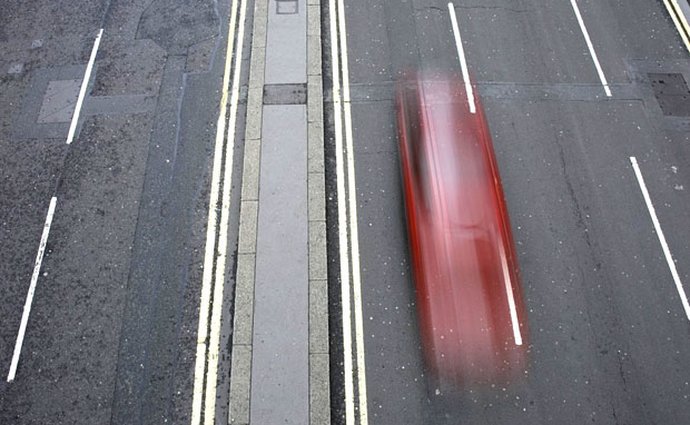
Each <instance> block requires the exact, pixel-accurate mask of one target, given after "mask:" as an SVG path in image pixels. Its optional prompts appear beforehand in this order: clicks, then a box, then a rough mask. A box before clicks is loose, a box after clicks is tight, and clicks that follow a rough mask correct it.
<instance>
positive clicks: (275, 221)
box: [251, 105, 309, 425]
mask: <svg viewBox="0 0 690 425" xmlns="http://www.w3.org/2000/svg"><path fill="white" fill-rule="evenodd" d="M306 113H307V111H306V107H305V106H303V105H272V106H264V119H263V146H262V148H263V149H262V155H261V179H260V183H259V184H260V188H261V190H260V195H259V204H260V208H259V221H258V233H257V259H256V282H255V297H256V298H255V310H254V351H253V361H252V387H251V388H252V392H251V422H252V423H254V424H277V423H281V424H296V425H298V424H306V423H308V422H309V345H308V340H309V326H308V321H309V311H308V309H309V303H308V300H309V293H308V291H309V288H308V283H309V282H308V264H307V254H308V253H307V248H308V245H307V243H308V233H307V232H308V226H307V221H308V216H307V144H306V139H307V125H306V124H307V116H306Z"/></svg>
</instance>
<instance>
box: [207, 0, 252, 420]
mask: <svg viewBox="0 0 690 425" xmlns="http://www.w3.org/2000/svg"><path fill="white" fill-rule="evenodd" d="M246 9H247V1H246V0H242V1H241V3H240V18H239V19H240V21H239V26H238V29H237V52H236V53H235V69H234V75H233V78H232V94H231V97H230V121H229V124H228V129H227V135H226V140H227V142H226V145H225V176H224V178H223V198H222V199H221V210H220V212H221V215H220V232H219V235H218V256H217V258H216V276H215V279H214V284H213V313H212V315H211V338H210V341H209V353H208V373H207V374H206V405H205V407H204V412H205V413H204V424H205V425H213V424H215V407H216V382H217V380H218V353H219V351H220V328H221V317H222V313H223V290H224V287H225V269H226V263H227V258H228V227H229V223H230V198H231V192H232V171H233V164H234V155H233V153H234V150H235V124H236V121H237V104H238V101H239V91H240V76H241V75H242V50H243V47H244V46H243V44H244V21H245V18H246Z"/></svg>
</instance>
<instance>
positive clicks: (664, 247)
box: [630, 156, 690, 320]
mask: <svg viewBox="0 0 690 425" xmlns="http://www.w3.org/2000/svg"><path fill="white" fill-rule="evenodd" d="M630 163H631V164H632V166H633V169H634V170H635V177H637V182H638V183H639V185H640V190H641V191H642V196H643V197H644V201H645V203H646V204H647V209H648V210H649V215H650V216H651V217H652V223H654V230H655V231H656V235H657V236H658V237H659V243H661V249H662V250H663V251H664V256H665V257H666V263H668V268H669V269H671V276H673V282H675V284H676V289H677V290H678V295H680V301H681V303H682V304H683V309H684V310H685V315H686V316H687V318H688V320H690V304H688V297H687V295H686V294H685V290H684V289H683V284H682V283H681V281H680V276H678V270H676V263H675V262H674V261H673V256H672V255H671V250H670V249H669V248H668V244H667V243H666V237H665V236H664V232H663V231H662V230H661V225H660V224H659V219H658V218H657V216H656V210H655V209H654V205H653V204H652V199H651V198H650V197H649V192H648V191H647V185H645V183H644V178H643V177H642V172H641V171H640V166H639V165H637V159H636V158H635V157H634V156H631V157H630Z"/></svg>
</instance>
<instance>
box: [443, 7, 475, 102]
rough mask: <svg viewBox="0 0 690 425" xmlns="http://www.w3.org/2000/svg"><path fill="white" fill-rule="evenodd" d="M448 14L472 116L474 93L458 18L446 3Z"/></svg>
mask: <svg viewBox="0 0 690 425" xmlns="http://www.w3.org/2000/svg"><path fill="white" fill-rule="evenodd" d="M448 12H449V13H450V23H451V25H452V26H453V35H454V36H455V46H456V47H457V49H458V59H460V68H462V79H463V81H464V82H465V93H467V103H468V104H469V105H470V113H472V114H474V113H475V112H476V110H477V109H476V107H475V104H474V91H473V90H472V82H471V81H470V73H469V71H468V70H467V60H466V59H465V49H464V48H463V47H462V38H460V28H458V18H457V16H455V6H453V3H448Z"/></svg>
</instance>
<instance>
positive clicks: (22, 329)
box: [7, 196, 57, 382]
mask: <svg viewBox="0 0 690 425" xmlns="http://www.w3.org/2000/svg"><path fill="white" fill-rule="evenodd" d="M56 204H57V198H56V197H54V196H53V197H52V198H51V199H50V205H49V206H48V214H47V215H46V221H45V224H44V225H43V234H42V235H41V242H40V243H39V244H38V253H37V254H36V262H35V263H34V272H33V274H32V275H31V284H30V285H29V292H28V293H27V294H26V302H24V312H23V313H22V321H21V323H20V324H19V333H18V334H17V342H16V343H15V344H14V354H12V363H11V364H10V372H9V373H8V374H7V382H12V381H14V377H15V375H16V374H17V365H18V364H19V355H20V354H21V352H22V344H23V343H24V334H25V333H26V325H27V323H28V322H29V313H31V304H32V303H33V300H34V292H35V291H36V283H37V282H38V273H39V272H40V271H41V263H42V262H43V253H44V252H45V250H46V243H47V242H48V234H49V233H50V225H51V224H52V223H53V214H55V205H56Z"/></svg>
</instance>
